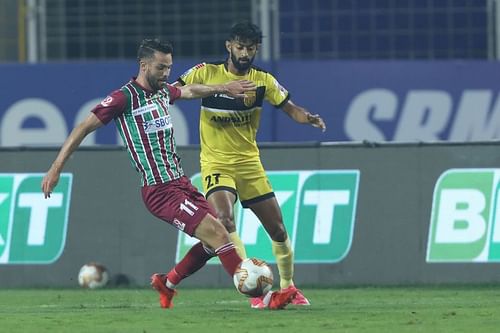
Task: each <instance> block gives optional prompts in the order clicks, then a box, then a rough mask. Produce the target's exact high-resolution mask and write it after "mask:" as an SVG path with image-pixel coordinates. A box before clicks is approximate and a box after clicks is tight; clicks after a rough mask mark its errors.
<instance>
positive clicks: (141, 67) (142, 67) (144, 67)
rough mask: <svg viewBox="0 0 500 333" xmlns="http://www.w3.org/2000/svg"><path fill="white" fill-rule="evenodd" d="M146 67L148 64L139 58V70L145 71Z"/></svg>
mask: <svg viewBox="0 0 500 333" xmlns="http://www.w3.org/2000/svg"><path fill="white" fill-rule="evenodd" d="M147 67H148V64H147V63H146V62H145V61H144V60H141V61H140V62H139V69H140V71H141V72H145V71H146V69H147Z"/></svg>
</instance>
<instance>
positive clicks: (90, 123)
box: [41, 39, 295, 309]
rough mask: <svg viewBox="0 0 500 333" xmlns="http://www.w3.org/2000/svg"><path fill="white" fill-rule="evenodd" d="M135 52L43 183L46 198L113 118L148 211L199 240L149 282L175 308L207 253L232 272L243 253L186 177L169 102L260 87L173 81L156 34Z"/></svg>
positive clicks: (238, 94)
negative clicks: (134, 71)
mask: <svg viewBox="0 0 500 333" xmlns="http://www.w3.org/2000/svg"><path fill="white" fill-rule="evenodd" d="M137 58H138V62H139V73H138V75H137V77H135V78H132V79H131V80H130V81H129V82H128V83H127V84H125V85H124V86H123V87H121V88H120V89H118V90H116V91H114V92H112V93H111V94H110V95H109V96H108V97H106V98H105V99H104V100H103V101H102V102H101V103H100V104H99V105H97V106H96V107H94V108H93V109H92V111H91V113H90V114H89V116H88V117H87V118H86V119H85V120H84V121H83V122H82V123H80V124H79V125H78V126H76V127H75V128H74V129H73V130H72V132H71V133H70V135H69V136H68V138H67V139H66V140H65V142H64V144H63V146H62V147H61V149H60V151H59V153H58V155H57V157H56V159H55V161H54V162H53V163H52V165H51V167H50V168H49V170H48V171H47V174H46V175H45V177H44V178H43V180H42V185H41V186H42V191H43V192H44V195H45V198H49V197H50V194H51V192H52V190H53V188H54V187H55V186H56V185H57V182H58V180H59V176H60V173H61V172H62V169H63V167H64V164H65V162H66V161H67V159H68V158H69V157H70V155H71V154H72V153H73V152H74V151H75V150H76V149H77V148H78V146H79V145H80V143H81V142H82V140H83V139H84V138H85V137H86V136H87V135H88V134H89V133H91V132H93V131H95V130H96V129H97V128H99V127H101V126H103V125H105V124H107V123H109V122H110V121H111V120H114V121H115V124H116V126H117V128H118V131H119V132H120V134H121V136H122V139H123V142H124V143H125V145H126V147H127V151H128V153H129V157H130V161H131V162H132V165H133V166H134V168H135V169H136V170H137V171H138V172H139V174H140V175H141V180H142V188H141V193H142V198H143V201H144V203H145V205H146V207H147V208H148V210H149V211H150V212H151V213H152V214H153V215H155V216H156V217H158V218H160V219H162V220H163V221H166V222H167V223H169V224H171V225H172V226H174V227H176V228H178V229H179V230H182V231H183V232H185V233H186V234H188V235H190V236H193V237H196V238H198V239H199V240H200V242H199V243H197V244H195V245H194V246H193V247H192V248H191V249H190V251H188V253H187V254H186V256H185V257H184V258H183V260H182V261H181V262H179V263H178V264H177V265H176V266H175V267H174V268H173V269H172V270H171V271H170V272H169V273H168V274H153V276H152V277H151V284H152V286H153V287H154V288H155V289H156V290H157V291H158V292H159V294H160V305H161V307H163V308H171V307H172V306H173V303H172V298H173V296H174V295H175V285H176V284H177V283H178V282H179V281H180V280H181V279H183V278H185V277H187V276H189V275H191V274H193V273H194V272H196V271H197V270H198V269H200V268H201V267H203V266H204V265H205V263H206V262H207V261H208V260H209V259H210V258H212V257H213V256H218V257H219V259H220V261H221V263H222V265H223V267H224V269H225V270H226V271H227V272H228V274H229V275H230V276H231V277H232V276H233V274H234V272H235V270H236V268H237V267H238V265H239V264H240V263H241V260H242V259H241V257H240V256H239V255H238V254H237V252H236V250H235V246H234V245H233V243H232V242H231V241H230V239H229V235H228V232H227V231H226V229H225V227H224V226H223V224H222V223H221V222H220V221H219V220H218V219H217V218H216V217H215V216H216V214H215V212H214V211H213V210H212V208H211V207H210V205H209V204H208V202H207V201H206V199H205V197H204V196H203V195H202V194H201V193H200V192H198V190H197V189H196V188H195V187H193V186H192V184H191V182H190V181H189V178H187V177H186V176H185V175H184V172H183V170H182V167H181V163H180V158H179V156H178V155H177V151H176V145H175V139H174V128H173V125H172V121H171V117H170V114H169V108H170V105H171V104H173V102H174V101H175V100H177V99H189V98H202V97H208V96H211V95H214V94H225V95H227V96H232V97H233V98H243V97H244V96H245V95H244V93H245V92H246V91H253V90H254V89H255V85H254V84H253V83H251V82H249V81H245V80H239V81H232V82H228V83H223V84H215V85H203V84H193V85H187V86H185V87H181V88H176V87H173V86H171V85H168V84H167V83H166V81H167V79H168V76H169V74H170V69H171V67H172V46H171V44H170V43H167V42H162V41H160V40H157V39H145V40H143V42H142V43H141V45H140V46H139V49H138V57H137ZM294 296H295V293H291V292H290V293H284V292H273V293H272V294H270V296H269V297H268V299H269V302H268V304H267V305H268V306H267V307H268V308H270V309H280V308H283V307H285V306H286V305H287V304H288V303H289V302H290V301H291V300H292V298H293V297H294Z"/></svg>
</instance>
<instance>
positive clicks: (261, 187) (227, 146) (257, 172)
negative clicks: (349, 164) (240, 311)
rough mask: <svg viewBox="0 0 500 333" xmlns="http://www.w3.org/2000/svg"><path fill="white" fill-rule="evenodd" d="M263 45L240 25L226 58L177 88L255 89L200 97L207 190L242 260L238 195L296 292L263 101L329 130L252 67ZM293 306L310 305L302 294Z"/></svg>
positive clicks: (189, 74)
mask: <svg viewBox="0 0 500 333" xmlns="http://www.w3.org/2000/svg"><path fill="white" fill-rule="evenodd" d="M261 41H262V32H261V31H260V29H259V27H257V26H256V25H254V24H252V23H250V22H239V23H236V24H235V25H233V27H232V28H231V30H230V34H229V38H228V40H227V41H226V49H227V51H228V53H229V57H228V59H227V60H226V61H221V62H215V63H201V64H198V65H196V66H194V67H193V68H191V69H189V70H188V71H186V72H185V73H184V74H183V75H181V77H180V78H179V79H178V80H177V82H176V83H175V84H176V85H185V84H193V83H200V84H223V83H226V82H229V81H233V80H242V79H244V80H249V81H252V82H254V83H255V85H256V86H257V89H256V90H255V92H246V93H245V94H246V96H247V97H246V98H244V99H235V98H232V97H230V96H227V95H225V94H216V95H213V96H209V97H205V98H203V99H202V102H201V114H200V142H201V158H200V163H201V173H202V179H203V189H204V193H205V196H206V197H207V199H208V201H209V202H210V204H211V205H212V206H213V208H214V209H215V210H216V213H217V216H218V218H219V220H220V221H221V222H222V223H223V224H224V226H225V227H226V229H227V230H228V232H229V234H230V238H231V240H232V241H233V243H234V244H235V245H236V247H237V250H238V253H239V254H240V256H241V257H242V258H245V257H246V253H245V248H244V246H243V243H242V241H241V239H240V238H239V237H238V235H237V233H236V227H235V223H234V212H233V206H234V203H235V202H236V200H237V199H238V197H239V200H240V201H241V204H242V206H243V207H245V208H250V209H251V210H252V211H253V212H254V213H255V215H256V216H257V217H258V218H259V220H260V222H261V223H262V225H263V226H264V228H265V230H266V232H267V233H268V234H269V236H270V237H271V239H272V249H273V254H274V256H275V257H276V262H277V266H278V270H279V274H280V287H281V289H282V290H288V289H296V287H295V285H294V283H293V250H292V247H291V244H290V240H289V238H288V234H287V231H286V229H285V225H284V224H283V218H282V214H281V210H280V207H279V205H278V202H277V200H276V197H275V195H274V192H273V189H272V188H271V185H270V183H269V181H268V178H267V176H266V173H265V171H264V168H263V166H262V163H261V161H260V155H259V149H258V147H257V142H256V134H257V130H258V128H259V122H260V115H261V112H262V103H263V101H264V100H267V101H268V102H269V103H271V104H272V105H274V106H275V107H277V108H280V109H282V110H283V111H284V112H285V113H286V114H288V116H290V118H292V119H293V120H295V121H296V122H298V123H302V124H310V125H312V126H314V127H318V128H319V129H321V130H322V131H325V129H326V126H325V123H324V121H323V119H321V117H320V116H319V115H317V114H314V115H313V114H311V113H309V112H308V111H307V110H306V109H304V108H302V107H300V106H298V105H296V104H294V103H293V102H292V101H291V100H290V94H289V93H288V91H287V90H286V89H285V88H284V87H283V86H281V85H280V84H279V82H278V81H277V80H276V79H275V78H274V76H273V75H271V74H270V73H268V72H266V71H264V70H262V69H259V68H257V67H255V66H253V65H252V63H253V60H254V58H255V55H256V54H257V51H258V49H259V46H260V44H261ZM292 304H296V305H309V304H310V303H309V300H308V299H307V298H306V297H304V295H303V294H302V292H300V290H298V292H297V293H296V296H295V299H294V300H293V301H292ZM251 305H252V307H253V308H263V307H265V305H264V304H263V303H262V300H261V299H259V298H254V299H252V300H251Z"/></svg>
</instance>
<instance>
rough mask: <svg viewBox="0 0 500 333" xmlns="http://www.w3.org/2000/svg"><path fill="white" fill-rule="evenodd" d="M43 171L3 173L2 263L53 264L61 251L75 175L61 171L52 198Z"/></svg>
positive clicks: (0, 199) (0, 214) (0, 196)
mask: <svg viewBox="0 0 500 333" xmlns="http://www.w3.org/2000/svg"><path fill="white" fill-rule="evenodd" d="M42 178H43V174H19V173H17V174H10V173H8V174H7V173H0V264H50V263H52V262H54V261H56V260H57V259H58V258H59V256H60V255H61V254H62V251H63V249H64V244H65V242H66V229H67V224H68V213H69V204H70V194H71V183H72V179H73V175H72V174H68V173H63V174H61V177H60V180H59V183H58V185H57V187H56V188H55V189H54V191H53V193H52V194H51V197H50V198H49V199H44V197H43V193H42V192H41V190H40V184H41V182H42Z"/></svg>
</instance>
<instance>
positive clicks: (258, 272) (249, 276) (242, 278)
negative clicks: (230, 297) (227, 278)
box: [233, 258, 273, 297]
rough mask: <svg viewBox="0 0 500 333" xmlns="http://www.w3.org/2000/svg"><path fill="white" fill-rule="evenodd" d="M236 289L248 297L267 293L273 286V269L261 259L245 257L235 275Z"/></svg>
mask: <svg viewBox="0 0 500 333" xmlns="http://www.w3.org/2000/svg"><path fill="white" fill-rule="evenodd" d="M233 282H234V286H235V287H236V289H237V290H238V291H239V292H240V293H241V294H243V295H245V296H247V297H259V296H262V295H265V294H266V293H267V292H268V291H269V290H271V288H272V287H273V271H272V270H271V267H269V265H268V264H267V263H266V262H265V261H263V260H260V259H256V258H247V259H243V261H242V262H241V264H240V265H239V266H238V268H237V269H236V272H235V273H234V275H233Z"/></svg>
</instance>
